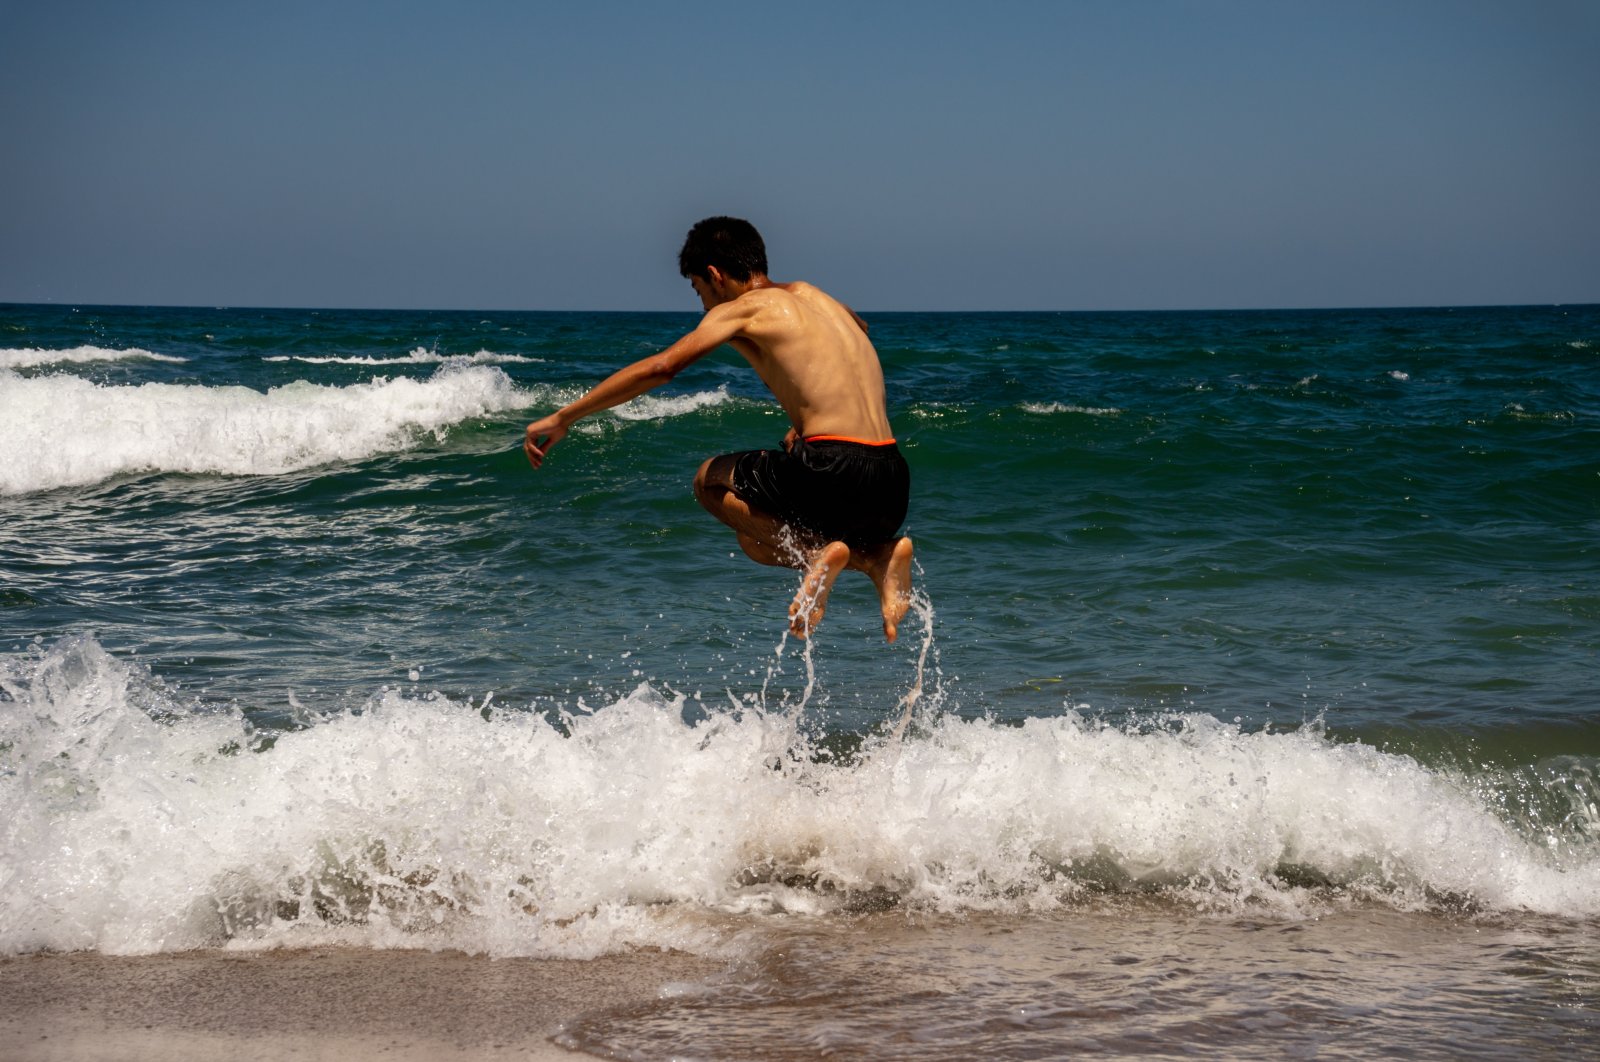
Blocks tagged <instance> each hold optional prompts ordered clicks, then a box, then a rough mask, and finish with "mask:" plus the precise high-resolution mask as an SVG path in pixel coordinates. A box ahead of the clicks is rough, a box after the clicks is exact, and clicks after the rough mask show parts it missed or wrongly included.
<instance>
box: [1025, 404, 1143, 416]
mask: <svg viewBox="0 0 1600 1062" xmlns="http://www.w3.org/2000/svg"><path fill="white" fill-rule="evenodd" d="M1021 409H1022V411H1023V412H1024V413H1038V414H1041V415H1048V414H1051V413H1081V414H1083V415H1085V416H1090V417H1110V416H1114V415H1116V414H1118V413H1121V412H1122V410H1120V409H1116V408H1114V407H1111V406H1077V405H1071V404H1069V403H1066V402H1024V403H1022V406H1021Z"/></svg>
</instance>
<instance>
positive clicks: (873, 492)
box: [729, 436, 911, 549]
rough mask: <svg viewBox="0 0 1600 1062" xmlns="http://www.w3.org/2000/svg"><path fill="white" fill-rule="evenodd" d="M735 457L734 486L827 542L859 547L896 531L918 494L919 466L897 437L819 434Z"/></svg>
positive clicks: (755, 502) (748, 499) (878, 542)
mask: <svg viewBox="0 0 1600 1062" xmlns="http://www.w3.org/2000/svg"><path fill="white" fill-rule="evenodd" d="M729 456H731V457H733V458H735V463H734V466H733V491H734V493H735V494H737V495H738V496H739V497H740V498H742V499H744V500H745V501H746V502H747V503H749V504H750V505H751V506H752V507H753V508H756V509H760V510H761V511H763V512H766V513H770V514H771V515H773V516H776V517H777V518H778V519H780V520H782V521H783V522H784V523H786V524H789V525H791V526H793V527H795V528H797V529H798V530H800V531H801V532H803V533H809V534H810V535H812V536H815V537H818V538H820V539H822V540H823V541H825V542H832V541H834V540H835V539H839V540H842V541H844V542H845V543H846V544H848V545H849V546H850V547H851V548H853V549H866V548H870V547H872V546H878V545H882V544H883V543H885V542H888V541H890V540H891V539H893V538H894V537H895V532H897V531H899V530H900V524H901V523H902V522H904V520H905V518H906V505H907V503H908V502H909V501H910V498H911V469H910V468H909V467H907V465H906V459H905V458H904V457H902V456H901V455H900V448H899V447H898V446H896V445H895V444H894V442H893V441H889V442H884V443H866V442H858V441H855V440H845V439H836V438H832V437H829V436H812V437H811V438H809V439H796V440H795V443H794V446H793V448H792V449H789V450H747V451H745V452H744V453H740V454H731V455H729Z"/></svg>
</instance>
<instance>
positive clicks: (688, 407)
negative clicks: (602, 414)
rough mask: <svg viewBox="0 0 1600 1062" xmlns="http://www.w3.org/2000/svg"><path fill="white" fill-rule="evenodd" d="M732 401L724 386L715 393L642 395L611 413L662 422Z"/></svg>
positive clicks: (625, 418)
mask: <svg viewBox="0 0 1600 1062" xmlns="http://www.w3.org/2000/svg"><path fill="white" fill-rule="evenodd" d="M731 401H733V396H732V395H730V394H728V388H727V385H723V386H722V387H719V388H717V389H716V390H715V391H695V392H693V393H691V394H687V395H640V396H639V397H638V398H635V399H634V400H633V401H631V402H624V403H623V404H622V405H620V406H617V407H615V408H614V409H612V410H611V412H612V413H614V414H616V416H618V417H620V418H621V419H622V420H662V419H664V418H666V417H681V416H683V414H685V413H693V412H694V411H695V410H697V409H705V408H707V407H708V406H720V405H722V404H723V403H725V402H731Z"/></svg>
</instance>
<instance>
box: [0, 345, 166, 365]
mask: <svg viewBox="0 0 1600 1062" xmlns="http://www.w3.org/2000/svg"><path fill="white" fill-rule="evenodd" d="M128 360H143V361H167V362H174V363H177V364H182V363H183V362H186V361H188V360H189V359H188V358H178V357H174V356H172V355H171V354H156V353H153V352H151V351H148V350H140V349H139V348H137V347H129V348H127V349H125V350H113V349H111V348H109V347H73V348H71V349H70V350H42V349H40V348H37V347H21V348H14V349H10V350H0V369H35V368H38V367H39V366H41V365H84V364H89V363H92V362H100V361H128Z"/></svg>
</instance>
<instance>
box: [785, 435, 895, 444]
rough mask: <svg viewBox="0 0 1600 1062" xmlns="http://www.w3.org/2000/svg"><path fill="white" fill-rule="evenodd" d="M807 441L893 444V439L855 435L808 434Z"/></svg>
mask: <svg viewBox="0 0 1600 1062" xmlns="http://www.w3.org/2000/svg"><path fill="white" fill-rule="evenodd" d="M805 441H806V442H847V443H858V444H860V445H861V446H893V445H894V440H893V439H857V438H856V437H855V436H853V435H807V436H806V437H805Z"/></svg>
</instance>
